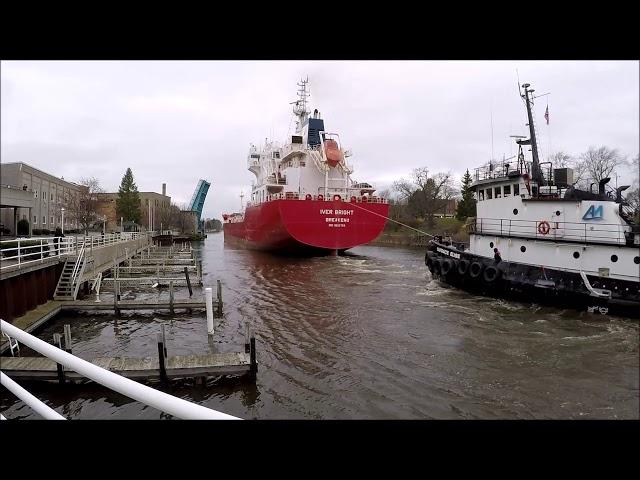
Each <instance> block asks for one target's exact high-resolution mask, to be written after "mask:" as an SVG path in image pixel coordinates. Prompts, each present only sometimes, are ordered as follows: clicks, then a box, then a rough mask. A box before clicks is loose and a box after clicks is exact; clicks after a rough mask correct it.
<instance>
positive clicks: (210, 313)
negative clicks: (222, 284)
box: [204, 287, 214, 335]
mask: <svg viewBox="0 0 640 480" xmlns="http://www.w3.org/2000/svg"><path fill="white" fill-rule="evenodd" d="M204 292H205V300H206V301H205V303H206V305H207V333H208V334H209V335H213V333H214V330H213V290H212V289H211V287H207V288H205V289H204Z"/></svg>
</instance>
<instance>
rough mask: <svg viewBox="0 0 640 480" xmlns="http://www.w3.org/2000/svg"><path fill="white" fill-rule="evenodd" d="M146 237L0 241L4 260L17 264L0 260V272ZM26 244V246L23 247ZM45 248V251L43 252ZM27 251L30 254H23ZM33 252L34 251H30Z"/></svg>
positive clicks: (118, 235) (119, 235) (136, 234)
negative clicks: (84, 247)
mask: <svg viewBox="0 0 640 480" xmlns="http://www.w3.org/2000/svg"><path fill="white" fill-rule="evenodd" d="M145 236H147V233H146V232H125V233H124V234H122V233H116V234H107V235H103V236H91V237H90V238H87V239H83V238H76V237H72V236H69V237H37V238H16V239H13V240H0V251H1V252H2V254H3V255H2V256H3V257H6V260H11V259H15V260H16V261H17V263H13V262H7V261H6V260H5V258H3V259H2V264H1V265H0V270H4V269H6V268H12V267H15V266H16V265H17V266H18V268H22V265H27V264H31V263H33V262H43V261H44V257H45V256H46V257H47V258H53V257H60V256H63V255H68V254H70V253H72V251H74V250H76V247H78V248H80V246H82V245H85V244H86V245H91V247H92V248H99V247H103V246H108V245H113V244H116V243H121V242H128V241H131V240H137V239H139V238H142V237H145ZM14 243H15V244H16V246H15V247H11V246H10V247H9V248H2V247H3V246H7V245H12V244H14ZM25 243H27V245H25ZM45 248H46V250H45ZM25 249H28V250H27V251H29V252H30V253H23V252H24V251H25ZM31 250H34V251H31Z"/></svg>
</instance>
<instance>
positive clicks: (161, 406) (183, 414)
mask: <svg viewBox="0 0 640 480" xmlns="http://www.w3.org/2000/svg"><path fill="white" fill-rule="evenodd" d="M0 327H1V330H2V331H3V332H4V333H6V334H7V335H9V336H10V337H13V338H15V339H16V340H18V341H19V342H22V343H24V344H25V345H26V346H28V347H29V348H32V349H33V350H35V351H37V352H39V353H41V354H42V355H44V356H45V357H48V358H50V359H51V360H53V361H55V362H56V363H60V364H62V365H64V366H65V367H67V368H68V369H70V370H73V371H74V372H77V373H79V374H80V375H83V376H85V377H87V378H89V379H91V380H93V381H94V382H96V383H99V384H100V385H103V386H105V387H107V388H110V389H111V390H115V391H116V392H119V393H121V394H123V395H125V396H127V397H129V398H133V399H134V400H138V401H139V402H142V403H144V404H145V405H149V406H151V407H154V408H157V409H158V410H160V411H163V412H166V413H168V414H170V415H173V416H174V417H178V418H183V419H186V420H241V419H240V418H238V417H234V416H231V415H227V414H226V413H222V412H218V411H216V410H213V409H211V408H207V407H203V406H201V405H197V404H195V403H191V402H188V401H187V400H182V399H181V398H177V397H174V396H173V395H169V394H167V393H164V392H160V391H158V390H155V389H153V388H151V387H147V386H146V385H142V384H140V383H138V382H134V381H133V380H130V379H128V378H125V377H123V376H121V375H118V374H117V373H113V372H110V371H108V370H105V369H104V368H101V367H98V366H97V365H94V364H93V363H90V362H87V361H86V360H83V359H81V358H78V357H76V356H74V355H71V354H70V353H67V352H65V351H63V350H60V349H59V348H57V347H54V346H53V345H50V344H48V343H47V342H45V341H43V340H40V339H39V338H36V337H34V336H33V335H31V334H29V333H27V332H25V331H23V330H21V329H19V328H17V327H15V326H13V325H11V324H10V323H8V322H5V321H4V320H2V319H0Z"/></svg>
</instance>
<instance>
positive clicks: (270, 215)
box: [223, 80, 389, 253]
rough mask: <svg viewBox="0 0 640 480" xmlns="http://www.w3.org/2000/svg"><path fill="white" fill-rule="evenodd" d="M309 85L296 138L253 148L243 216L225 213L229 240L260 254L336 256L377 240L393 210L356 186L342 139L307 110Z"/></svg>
mask: <svg viewBox="0 0 640 480" xmlns="http://www.w3.org/2000/svg"><path fill="white" fill-rule="evenodd" d="M307 83H308V80H303V81H301V82H300V83H299V84H298V86H299V87H300V88H299V90H298V97H299V99H298V100H297V101H296V102H294V103H295V105H294V108H293V113H294V114H295V116H296V117H297V122H296V134H295V135H292V136H291V140H290V142H287V143H286V144H284V145H279V144H278V143H276V142H267V141H265V145H264V147H263V148H262V149H260V150H259V149H258V148H257V147H255V146H253V145H252V146H251V148H250V151H249V157H248V168H249V171H251V172H252V173H253V174H254V175H255V176H256V182H255V183H254V184H253V187H252V192H251V200H250V201H249V202H248V203H247V206H246V208H245V209H244V212H242V213H232V214H224V215H223V218H224V238H225V241H226V242H230V243H234V244H238V245H241V246H244V247H247V248H252V249H258V250H286V251H291V252H294V251H305V252H310V253H311V252H313V251H315V252H317V253H320V252H323V251H324V252H338V251H344V250H347V249H349V248H353V247H355V246H357V245H362V244H363V243H367V242H370V241H372V240H374V239H375V238H376V237H377V236H378V235H379V234H380V233H381V232H382V229H383V228H384V225H385V222H386V219H387V215H388V213H389V204H388V203H387V201H386V200H385V199H383V198H380V197H377V196H375V195H374V192H375V189H374V188H373V187H372V186H371V185H369V184H368V183H358V182H355V181H354V180H352V178H351V174H352V173H353V168H352V167H351V166H350V165H349V164H348V163H347V161H346V159H347V158H348V157H349V156H351V153H350V151H349V150H344V149H343V148H342V144H341V142H340V136H339V135H338V134H337V133H329V132H326V131H325V129H324V121H323V120H322V118H321V117H320V113H319V112H318V110H314V112H313V115H312V116H310V115H309V112H308V111H307V97H308V96H309V93H308V90H307Z"/></svg>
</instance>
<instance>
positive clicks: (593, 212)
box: [582, 205, 603, 220]
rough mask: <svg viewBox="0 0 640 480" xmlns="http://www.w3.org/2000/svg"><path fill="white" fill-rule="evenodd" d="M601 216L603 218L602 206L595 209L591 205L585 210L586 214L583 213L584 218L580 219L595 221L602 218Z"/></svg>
mask: <svg viewBox="0 0 640 480" xmlns="http://www.w3.org/2000/svg"><path fill="white" fill-rule="evenodd" d="M602 216H603V212H602V205H598V206H597V207H596V206H595V205H591V206H590V207H589V210H587V213H585V214H584V216H583V217H582V219H583V220H597V219H599V218H602Z"/></svg>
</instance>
